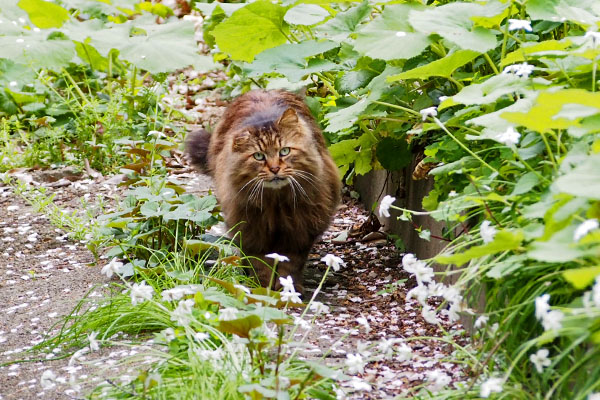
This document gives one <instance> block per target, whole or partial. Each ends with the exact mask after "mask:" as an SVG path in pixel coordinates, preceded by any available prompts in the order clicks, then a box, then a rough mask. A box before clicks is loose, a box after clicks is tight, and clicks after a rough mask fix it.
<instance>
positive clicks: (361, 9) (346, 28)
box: [314, 1, 371, 41]
mask: <svg viewBox="0 0 600 400" xmlns="http://www.w3.org/2000/svg"><path fill="white" fill-rule="evenodd" d="M370 11H371V6H370V5H369V3H368V2H366V1H364V2H362V3H361V4H360V5H359V6H357V7H350V8H349V9H348V10H347V11H342V12H339V13H337V14H336V15H335V17H334V18H332V19H330V20H329V21H327V22H325V23H324V24H323V25H319V26H317V27H315V28H314V31H315V32H316V33H317V34H318V35H319V36H322V37H325V38H328V39H331V40H336V41H337V40H344V39H346V38H347V37H348V35H350V34H351V33H354V32H355V31H356V27H357V26H358V24H360V22H361V21H362V20H363V19H365V18H366V17H367V15H369V12H370Z"/></svg>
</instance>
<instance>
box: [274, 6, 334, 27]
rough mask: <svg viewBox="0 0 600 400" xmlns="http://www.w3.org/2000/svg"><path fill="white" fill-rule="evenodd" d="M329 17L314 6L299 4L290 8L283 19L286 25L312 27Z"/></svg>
mask: <svg viewBox="0 0 600 400" xmlns="http://www.w3.org/2000/svg"><path fill="white" fill-rule="evenodd" d="M327 17H329V12H327V10H325V9H324V8H323V7H320V6H318V5H316V4H304V3H300V4H298V5H297V6H295V7H292V8H290V9H289V10H288V11H287V12H286V13H285V16H284V17H283V19H284V20H285V22H287V23H288V24H294V25H314V24H316V23H319V22H321V21H323V20H324V19H325V18H327Z"/></svg>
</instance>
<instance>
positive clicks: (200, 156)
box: [185, 129, 211, 175]
mask: <svg viewBox="0 0 600 400" xmlns="http://www.w3.org/2000/svg"><path fill="white" fill-rule="evenodd" d="M209 144H210V133H208V132H207V131H205V130H204V129H198V130H195V131H192V132H190V133H188V134H187V136H186V138H185V154H186V156H187V159H188V161H189V162H190V163H191V164H192V165H193V166H194V167H195V168H196V169H197V170H198V171H200V172H202V173H203V174H207V175H211V170H210V167H209V163H208V159H209V154H208V145H209Z"/></svg>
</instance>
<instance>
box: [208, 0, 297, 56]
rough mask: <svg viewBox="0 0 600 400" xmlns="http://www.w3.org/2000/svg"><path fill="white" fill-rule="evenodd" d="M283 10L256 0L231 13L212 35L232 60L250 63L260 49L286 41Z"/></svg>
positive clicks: (286, 30)
mask: <svg viewBox="0 0 600 400" xmlns="http://www.w3.org/2000/svg"><path fill="white" fill-rule="evenodd" d="M285 12H286V9H285V8H284V7H281V6H278V5H276V4H273V3H271V2H269V1H265V0H259V1H257V2H254V3H251V4H248V5H247V6H245V7H244V8H241V9H239V10H237V11H236V12H234V13H233V14H232V15H231V17H229V18H228V19H226V20H225V21H224V22H222V23H221V24H219V25H218V26H217V27H216V28H215V29H214V30H213V31H212V34H213V36H214V37H215V40H216V42H217V45H218V46H219V49H221V50H222V51H224V52H226V53H228V54H229V55H230V56H231V58H232V59H234V60H242V61H247V62H251V61H252V60H253V59H254V57H255V56H256V55H257V54H259V53H260V52H262V51H264V50H266V49H270V48H271V47H275V46H278V45H280V44H283V43H285V42H286V41H287V34H288V32H289V27H288V25H287V23H286V22H285V21H284V20H283V16H284V15H285Z"/></svg>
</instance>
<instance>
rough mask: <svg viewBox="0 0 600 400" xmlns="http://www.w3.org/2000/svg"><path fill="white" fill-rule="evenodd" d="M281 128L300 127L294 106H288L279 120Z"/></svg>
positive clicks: (278, 123)
mask: <svg viewBox="0 0 600 400" xmlns="http://www.w3.org/2000/svg"><path fill="white" fill-rule="evenodd" d="M277 126H278V127H279V128H280V129H296V128H297V127H298V113H296V110H294V109H293V108H288V109H287V110H285V111H284V112H283V114H281V117H279V119H278V120H277Z"/></svg>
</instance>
